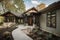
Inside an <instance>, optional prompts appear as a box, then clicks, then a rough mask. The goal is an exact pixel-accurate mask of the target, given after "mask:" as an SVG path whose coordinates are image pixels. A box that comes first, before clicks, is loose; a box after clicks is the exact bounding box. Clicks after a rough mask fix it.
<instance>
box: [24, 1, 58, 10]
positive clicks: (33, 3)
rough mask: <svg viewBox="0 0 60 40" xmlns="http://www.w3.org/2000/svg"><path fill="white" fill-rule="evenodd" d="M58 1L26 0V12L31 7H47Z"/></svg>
mask: <svg viewBox="0 0 60 40" xmlns="http://www.w3.org/2000/svg"><path fill="white" fill-rule="evenodd" d="M56 1H58V0H24V3H25V6H26V10H27V9H29V8H31V7H36V6H37V5H39V4H40V3H45V4H46V5H47V6H48V5H50V4H52V3H53V2H56Z"/></svg>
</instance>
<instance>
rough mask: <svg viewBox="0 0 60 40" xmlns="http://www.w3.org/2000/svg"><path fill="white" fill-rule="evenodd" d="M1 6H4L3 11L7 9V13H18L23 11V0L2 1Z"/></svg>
mask: <svg viewBox="0 0 60 40" xmlns="http://www.w3.org/2000/svg"><path fill="white" fill-rule="evenodd" d="M2 4H3V5H2V6H4V5H5V9H7V10H8V11H13V12H19V13H22V12H24V11H25V4H24V1H23V0H4V1H3V2H2ZM16 6H17V7H18V8H17V7H16Z"/></svg>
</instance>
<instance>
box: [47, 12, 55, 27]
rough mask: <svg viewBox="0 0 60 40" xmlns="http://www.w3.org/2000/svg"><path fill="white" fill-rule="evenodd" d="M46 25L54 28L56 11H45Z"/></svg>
mask: <svg viewBox="0 0 60 40" xmlns="http://www.w3.org/2000/svg"><path fill="white" fill-rule="evenodd" d="M47 26H48V27H53V28H56V11H52V12H48V13H47Z"/></svg>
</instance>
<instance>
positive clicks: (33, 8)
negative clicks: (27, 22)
mask: <svg viewBox="0 0 60 40" xmlns="http://www.w3.org/2000/svg"><path fill="white" fill-rule="evenodd" d="M31 10H35V11H36V12H38V10H37V9H36V8H35V7H32V8H30V9H28V10H27V11H25V12H24V13H27V12H29V11H31Z"/></svg>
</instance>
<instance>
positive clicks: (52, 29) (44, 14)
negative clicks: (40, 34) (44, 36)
mask: <svg viewBox="0 0 60 40" xmlns="http://www.w3.org/2000/svg"><path fill="white" fill-rule="evenodd" d="M39 13H40V14H41V15H40V27H41V28H40V29H42V30H43V31H46V32H49V33H52V34H54V35H56V36H60V1H58V2H55V3H53V4H51V5H49V6H48V7H47V8H45V9H43V10H40V11H39Z"/></svg>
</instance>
